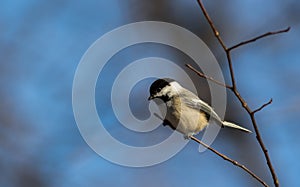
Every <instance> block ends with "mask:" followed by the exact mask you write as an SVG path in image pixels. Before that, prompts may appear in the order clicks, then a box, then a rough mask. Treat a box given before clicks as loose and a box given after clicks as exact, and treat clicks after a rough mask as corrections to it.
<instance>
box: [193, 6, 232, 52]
mask: <svg viewBox="0 0 300 187" xmlns="http://www.w3.org/2000/svg"><path fill="white" fill-rule="evenodd" d="M197 2H198V4H199V6H200V8H201V10H202V12H203V14H204V16H205V18H206V20H207V22H208V23H209V25H210V27H211V29H212V31H213V33H214V34H215V37H216V38H217V39H218V41H219V43H220V44H221V46H222V47H223V49H224V50H227V48H226V46H225V44H224V42H223V40H222V38H221V36H220V33H219V31H218V30H217V28H216V27H215V25H214V23H213V21H212V19H211V18H210V16H209V15H208V13H207V11H206V9H205V7H204V5H203V3H202V0H197Z"/></svg>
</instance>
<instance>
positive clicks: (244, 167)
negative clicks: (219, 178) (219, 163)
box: [190, 136, 268, 187]
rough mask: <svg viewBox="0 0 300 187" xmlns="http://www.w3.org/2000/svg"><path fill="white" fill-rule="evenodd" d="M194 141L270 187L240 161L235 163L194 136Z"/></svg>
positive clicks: (266, 186) (192, 137)
mask: <svg viewBox="0 0 300 187" xmlns="http://www.w3.org/2000/svg"><path fill="white" fill-rule="evenodd" d="M190 138H191V139H192V140H194V141H195V142H197V143H199V144H201V145H202V146H204V147H205V148H207V149H208V150H210V151H212V152H213V153H215V154H216V155H218V156H219V157H221V158H223V159H224V160H226V161H228V162H231V163H232V164H233V165H235V166H238V167H240V168H241V169H243V170H244V171H246V172H247V173H249V174H250V175H251V176H252V177H253V178H255V179H256V180H257V181H259V182H260V183H261V184H262V185H263V186H265V187H268V185H267V183H265V182H264V181H263V180H262V179H261V178H259V177H258V176H257V175H256V174H255V173H253V172H252V171H251V170H250V169H248V168H247V167H246V166H244V165H242V164H240V163H239V162H238V161H235V160H233V159H231V158H229V157H228V156H226V155H224V154H222V153H220V152H218V151H217V150H215V149H213V148H211V147H209V146H208V145H206V144H205V143H204V142H202V141H200V140H199V139H197V138H196V137H194V136H191V137H190Z"/></svg>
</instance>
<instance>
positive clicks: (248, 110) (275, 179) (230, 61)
mask: <svg viewBox="0 0 300 187" xmlns="http://www.w3.org/2000/svg"><path fill="white" fill-rule="evenodd" d="M197 2H198V4H199V6H200V8H201V10H202V13H203V15H204V16H205V18H206V20H207V22H208V23H209V25H210V27H211V29H212V31H213V33H214V35H215V37H216V39H217V40H218V42H219V43H220V45H221V46H222V48H223V49H224V51H225V53H226V57H227V61H228V66H229V71H230V77H231V83H232V86H231V87H230V86H229V87H228V86H225V87H226V88H229V89H230V90H231V91H232V92H233V93H234V94H235V96H236V97H237V98H238V100H239V101H240V103H241V104H242V106H243V108H244V109H245V110H246V111H247V112H248V114H249V116H250V118H251V121H252V125H253V128H254V130H255V134H256V139H257V141H258V143H259V145H260V148H261V150H262V151H263V153H264V156H265V159H266V161H267V165H268V167H269V170H270V173H271V175H272V179H273V183H274V185H275V186H276V187H279V181H278V177H277V175H276V173H275V170H274V167H273V165H272V163H271V159H270V156H269V153H268V150H267V148H266V146H265V145H264V143H263V140H262V137H261V135H260V132H259V130H258V125H257V123H256V119H255V116H254V114H255V113H256V112H258V111H260V110H262V109H263V108H264V107H266V106H267V105H269V104H271V102H272V100H271V101H269V102H268V103H266V104H264V105H262V107H260V108H258V109H256V110H254V111H252V110H251V109H250V107H249V106H248V104H247V102H246V101H245V99H244V98H243V97H242V96H241V95H240V93H239V91H238V90H237V86H236V80H235V74H234V70H233V65H232V60H231V51H232V50H233V49H236V48H239V47H241V46H243V45H246V44H248V43H251V42H255V41H256V40H258V39H262V38H265V37H267V36H271V35H275V34H280V33H284V32H288V31H289V30H290V27H288V28H286V29H284V30H279V31H275V32H267V33H265V34H263V35H260V36H257V37H255V38H253V39H250V40H246V41H243V42H241V43H239V44H237V45H234V46H232V47H230V48H227V46H226V45H225V44H224V42H223V40H222V38H221V37H220V33H219V31H218V30H217V28H216V27H215V25H214V23H213V21H212V19H211V18H210V16H209V15H208V13H207V11H206V9H205V7H204V5H203V3H202V0H197ZM190 69H191V68H190ZM192 70H193V69H192ZM193 71H194V70H193ZM197 74H198V73H197ZM198 75H199V76H200V77H205V78H208V77H207V76H205V75H203V74H202V75H201V74H198ZM209 80H211V81H212V80H213V81H214V82H218V81H215V80H214V79H212V78H211V77H209ZM218 84H219V83H218ZM223 86H224V85H223ZM254 178H255V177H254ZM255 179H256V180H258V179H257V178H255Z"/></svg>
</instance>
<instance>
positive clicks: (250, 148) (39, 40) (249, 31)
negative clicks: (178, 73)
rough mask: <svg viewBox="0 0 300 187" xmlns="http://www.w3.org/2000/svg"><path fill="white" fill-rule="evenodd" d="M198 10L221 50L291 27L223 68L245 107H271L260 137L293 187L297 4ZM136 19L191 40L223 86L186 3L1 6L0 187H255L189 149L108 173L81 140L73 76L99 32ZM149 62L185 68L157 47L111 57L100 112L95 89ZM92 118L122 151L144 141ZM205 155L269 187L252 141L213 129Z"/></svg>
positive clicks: (297, 169) (234, 111)
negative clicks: (180, 30) (164, 60)
mask: <svg viewBox="0 0 300 187" xmlns="http://www.w3.org/2000/svg"><path fill="white" fill-rule="evenodd" d="M205 5H206V7H207V9H208V11H209V13H210V15H211V17H212V19H213V20H214V21H215V23H216V26H217V27H218V28H219V30H220V31H221V34H222V36H223V38H224V40H225V42H226V44H227V45H228V46H230V45H233V44H236V43H238V42H239V41H241V40H246V39H249V38H250V37H253V36H256V35H259V34H262V33H264V32H266V31H271V30H278V29H282V28H285V27H287V26H291V27H292V30H291V31H290V32H289V33H287V34H283V35H279V36H272V37H269V38H266V39H263V40H260V41H258V42H256V43H253V44H251V45H248V46H244V47H242V48H240V49H238V50H236V51H234V53H233V61H234V69H235V72H236V77H237V83H238V88H239V89H240V91H241V93H242V95H243V96H244V97H245V99H246V100H247V101H248V103H249V104H250V106H251V107H252V108H256V107H259V106H260V105H261V104H262V103H264V102H266V101H268V100H269V99H270V97H272V98H273V100H274V102H273V104H272V105H270V106H268V108H266V109H264V110H263V111H262V112H260V113H258V115H257V119H258V124H259V129H260V130H261V133H262V136H263V139H264V141H265V144H266V146H267V148H268V150H269V153H270V155H271V159H272V162H273V164H274V167H275V170H276V171H277V174H278V176H279V180H280V182H281V184H282V186H299V185H300V182H299V179H298V178H299V174H300V164H299V161H298V159H299V156H300V149H299V142H300V136H299V132H300V126H299V114H300V113H299V111H300V110H299V105H300V98H299V94H300V79H299V73H300V62H299V59H300V51H299V50H300V30H299V26H300V25H299V23H300V2H299V1H297V0H286V1H279V0H272V1H271V0H265V1H258V0H243V1H238V0H228V1H222V0H214V1H205ZM145 20H155V21H165V22H170V23H174V24H177V25H180V26H182V27H185V28H187V29H189V30H190V31H192V32H194V33H195V34H197V35H198V36H199V37H200V38H201V39H203V40H204V41H205V42H206V43H207V45H208V46H209V47H210V48H211V50H212V51H213V53H214V54H215V56H216V57H217V59H218V61H219V63H220V65H221V66H222V67H223V71H224V75H225V79H226V80H227V82H228V81H229V80H230V79H229V77H228V75H229V74H228V68H227V66H226V61H225V60H224V59H225V58H224V57H225V56H224V53H223V52H222V49H221V48H220V46H218V43H217V41H216V40H215V38H214V37H213V34H212V33H211V30H210V28H209V25H208V24H207V23H206V21H205V20H204V19H203V15H202V13H201V12H200V9H199V7H198V5H197V3H196V1H195V0H185V1H183V0H173V1H167V0H152V1H145V0H124V1H121V0H110V1H104V0H98V1H96V0H88V1H70V0H61V1H57V0H56V1H55V0H53V1H45V0H39V1H37V0H28V1H8V0H2V1H1V2H0V49H1V50H0V54H1V55H0V58H1V63H0V85H1V90H0V128H1V130H0V171H1V175H0V186H7V187H12V186H24V187H26V186H45V187H46V186H61V187H67V186H78V187H79V186H124V185H125V186H173V187H175V186H249V187H250V186H259V185H260V184H259V183H257V182H256V181H255V180H253V179H252V178H251V177H250V176H249V175H248V174H246V173H245V172H244V171H242V170H240V169H238V168H236V167H234V166H232V165H231V164H230V163H227V162H225V161H223V160H222V159H220V158H219V157H217V156H215V155H214V154H212V153H211V152H208V151H206V152H204V153H198V151H197V149H198V145H197V144H195V143H194V142H190V143H189V144H188V145H187V146H186V147H185V148H184V149H183V150H182V151H181V152H179V153H178V154H177V155H176V156H174V157H173V158H171V159H170V160H168V161H166V162H164V163H162V164H159V165H155V166H151V167H146V168H128V167H122V166H119V165H115V164H112V163H110V162H108V161H106V160H104V159H102V158H101V157H100V156H98V155H97V154H96V153H95V152H93V151H92V150H91V149H90V148H89V147H88V145H87V144H86V143H85V142H84V140H83V139H82V137H81V135H80V133H79V130H78V128H77V126H76V122H75V120H74V116H73V112H72V81H73V76H74V73H75V70H76V67H77V65H78V63H79V61H80V59H81V57H82V55H83V54H84V52H85V51H86V50H87V49H88V47H89V46H90V45H91V44H92V43H93V42H94V41H95V40H96V39H98V38H99V37H101V36H102V35H103V34H105V33H106V32H109V31H110V30H112V29H114V28H116V27H118V26H121V25H124V24H127V23H131V22H136V21H145ZM124 37H126V36H124ZM149 56H159V57H169V58H171V60H174V61H176V62H177V63H178V64H180V65H182V66H183V65H184V63H185V62H186V61H184V60H183V59H184V58H185V57H182V56H183V55H178V54H176V53H174V51H172V50H171V49H167V48H164V47H161V46H157V45H151V44H149V45H148V46H147V45H146V46H134V47H133V48H132V49H127V50H124V51H121V52H120V54H118V55H117V56H116V57H114V59H112V61H111V62H110V63H111V65H110V66H108V67H107V69H106V71H107V73H106V74H104V75H102V77H101V80H100V83H101V81H102V82H103V85H101V84H100V83H99V85H98V86H97V90H98V91H97V93H98V94H97V98H96V100H97V102H98V103H97V105H98V106H99V110H101V107H102V108H109V107H110V98H109V95H107V94H106V95H105V96H103V95H101V90H106V91H107V92H109V89H110V87H111V85H109V83H112V82H113V79H114V78H115V75H116V74H117V73H116V72H118V71H120V70H121V67H124V66H125V65H126V63H127V64H129V63H130V62H131V61H132V60H135V59H139V58H142V57H149ZM123 61H124V63H122V62H123ZM169 71H171V70H169ZM187 71H188V70H187ZM109 72H114V73H109ZM190 73H191V72H190ZM191 76H192V77H193V80H194V81H195V82H197V85H198V86H199V89H200V90H202V91H201V97H202V98H203V99H204V100H206V101H207V102H209V91H206V89H207V87H206V86H207V84H206V82H205V80H202V79H201V78H197V76H195V75H194V74H193V73H191ZM151 81H152V80H145V81H144V82H141V83H140V84H138V85H137V86H136V87H135V89H134V91H133V94H132V95H133V96H135V97H138V98H139V99H141V100H142V99H143V98H145V97H146V95H147V89H148V87H149V84H150V83H151ZM105 83H106V84H105ZM120 96H121V93H120ZM132 100H133V101H134V99H132ZM228 101H229V102H228V110H227V113H226V114H227V115H226V118H227V119H229V120H232V121H236V122H238V123H240V124H243V125H244V126H246V127H248V128H250V129H252V127H251V124H250V120H249V117H248V116H247V114H246V113H245V111H243V110H242V108H241V106H240V104H239V102H238V101H237V100H236V99H235V98H234V96H233V95H232V93H230V92H228ZM99 103H101V104H99ZM132 108H133V110H135V111H142V112H140V113H137V114H136V115H140V116H139V117H140V118H145V117H147V116H148V115H149V111H148V110H145V109H148V103H147V102H146V101H141V102H140V105H138V106H135V105H134V103H133V104H132ZM103 115H104V117H105V119H106V120H105V121H106V122H107V124H106V128H107V129H108V130H109V131H111V133H112V134H113V135H114V136H116V137H118V138H119V139H120V140H123V141H125V142H126V141H128V142H129V143H130V142H131V143H133V144H134V141H141V142H143V141H150V142H151V141H152V140H149V137H148V138H146V140H142V138H143V136H137V135H134V133H133V132H130V131H124V129H122V128H121V125H120V124H118V121H117V120H116V119H115V117H114V114H113V113H112V112H111V110H108V112H106V113H104V114H103ZM167 132H169V129H166V128H159V129H157V130H156V131H154V132H153V133H154V134H155V136H154V137H161V136H160V135H162V136H163V134H164V133H167ZM132 134H133V135H132ZM129 137H134V139H130V138H129ZM146 143H147V142H146ZM212 146H213V147H214V148H216V149H217V150H219V151H220V152H222V153H225V154H227V155H228V156H230V157H232V158H234V159H237V160H239V161H240V162H241V163H244V164H245V165H247V166H248V167H249V168H251V169H252V170H253V171H255V172H256V173H257V174H258V175H259V176H261V177H262V178H263V179H265V180H266V181H267V182H268V183H269V184H272V180H271V176H270V174H269V171H268V169H267V167H266V163H265V160H264V157H263V154H262V152H261V151H260V148H259V147H258V143H257V142H256V139H255V136H254V135H247V136H245V135H244V134H241V133H240V132H236V131H232V130H226V129H224V130H222V131H221V132H220V134H219V136H218V137H217V139H216V141H215V142H214V143H213V145H212Z"/></svg>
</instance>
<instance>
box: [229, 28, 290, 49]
mask: <svg viewBox="0 0 300 187" xmlns="http://www.w3.org/2000/svg"><path fill="white" fill-rule="evenodd" d="M290 29H291V27H287V28H286V29H282V30H279V31H273V32H267V33H265V34H262V35H260V36H257V37H255V38H252V39H250V40H246V41H243V42H241V43H239V44H236V45H234V46H232V47H229V48H228V51H231V50H233V49H236V48H239V47H241V46H243V45H246V44H249V43H252V42H255V41H256V40H259V39H262V38H266V37H268V36H272V35H276V34H281V33H284V32H288V31H289V30H290Z"/></svg>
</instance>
